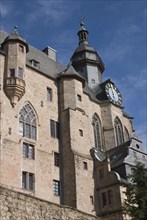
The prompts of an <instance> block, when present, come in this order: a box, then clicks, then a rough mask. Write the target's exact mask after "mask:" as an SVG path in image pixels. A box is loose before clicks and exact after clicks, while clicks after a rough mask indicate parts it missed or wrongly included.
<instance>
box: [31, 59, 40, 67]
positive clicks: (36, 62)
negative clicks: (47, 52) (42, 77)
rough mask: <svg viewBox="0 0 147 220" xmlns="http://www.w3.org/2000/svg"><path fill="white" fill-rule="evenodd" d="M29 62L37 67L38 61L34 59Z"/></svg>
mask: <svg viewBox="0 0 147 220" xmlns="http://www.w3.org/2000/svg"><path fill="white" fill-rule="evenodd" d="M31 64H32V66H33V67H36V68H39V62H38V61H36V60H31Z"/></svg>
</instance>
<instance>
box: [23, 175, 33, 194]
mask: <svg viewBox="0 0 147 220" xmlns="http://www.w3.org/2000/svg"><path fill="white" fill-rule="evenodd" d="M34 180H35V174H34V173H29V172H26V171H22V189H24V190H28V191H34V190H35V184H34Z"/></svg>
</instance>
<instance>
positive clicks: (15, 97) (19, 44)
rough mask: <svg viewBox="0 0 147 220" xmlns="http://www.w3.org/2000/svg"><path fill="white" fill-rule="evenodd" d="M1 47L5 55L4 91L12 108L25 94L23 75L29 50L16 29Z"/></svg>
mask: <svg viewBox="0 0 147 220" xmlns="http://www.w3.org/2000/svg"><path fill="white" fill-rule="evenodd" d="M2 47H3V50H4V51H5V53H6V62H5V73H4V91H5V94H6V95H7V97H8V98H9V100H10V103H11V105H12V107H14V106H15V104H16V103H17V101H19V100H20V99H21V98H22V96H23V95H24V93H25V81H24V74H25V68H26V53H27V52H28V50H29V48H28V44H27V43H26V41H25V40H24V39H23V38H22V37H21V36H20V35H19V34H18V32H17V27H15V28H14V32H13V33H12V34H10V35H9V36H8V37H7V38H6V39H5V40H4V42H3V43H2Z"/></svg>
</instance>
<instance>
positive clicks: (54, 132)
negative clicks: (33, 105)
mask: <svg viewBox="0 0 147 220" xmlns="http://www.w3.org/2000/svg"><path fill="white" fill-rule="evenodd" d="M50 134H51V137H53V138H58V139H59V136H60V134H59V122H57V121H54V120H52V119H50Z"/></svg>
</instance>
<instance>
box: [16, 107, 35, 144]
mask: <svg viewBox="0 0 147 220" xmlns="http://www.w3.org/2000/svg"><path fill="white" fill-rule="evenodd" d="M19 133H20V134H21V135H22V136H24V137H27V138H31V139H34V140H36V116H35V114H34V112H33V110H32V108H31V106H30V105H29V104H26V105H25V106H24V107H23V108H22V109H21V111H20V117H19Z"/></svg>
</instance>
